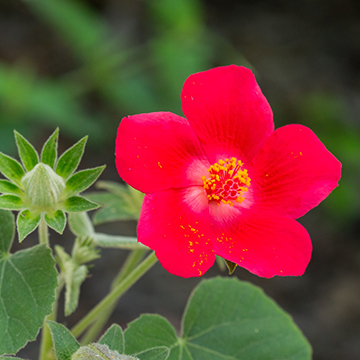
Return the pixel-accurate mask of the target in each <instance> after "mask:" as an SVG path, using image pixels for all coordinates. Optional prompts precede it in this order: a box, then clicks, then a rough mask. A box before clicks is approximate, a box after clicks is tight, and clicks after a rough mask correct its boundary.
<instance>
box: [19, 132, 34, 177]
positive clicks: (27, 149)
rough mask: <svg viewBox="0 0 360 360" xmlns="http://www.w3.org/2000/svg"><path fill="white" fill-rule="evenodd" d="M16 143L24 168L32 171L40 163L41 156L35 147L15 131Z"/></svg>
mask: <svg viewBox="0 0 360 360" xmlns="http://www.w3.org/2000/svg"><path fill="white" fill-rule="evenodd" d="M14 134H15V141H16V145H17V148H18V152H19V156H20V159H21V162H22V163H23V165H24V168H25V169H26V170H27V171H30V170H32V169H33V168H34V166H35V165H36V164H38V163H39V155H38V153H37V152H36V150H35V149H34V147H33V146H32V145H31V144H30V143H29V141H27V140H26V139H25V138H24V137H23V136H22V135H21V134H19V133H18V132H17V131H16V130H14Z"/></svg>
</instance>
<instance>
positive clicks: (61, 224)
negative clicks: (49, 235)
mask: <svg viewBox="0 0 360 360" xmlns="http://www.w3.org/2000/svg"><path fill="white" fill-rule="evenodd" d="M45 222H46V223H47V224H48V225H49V227H51V228H52V229H53V230H55V231H56V232H58V233H59V234H62V233H63V231H64V229H65V225H66V216H65V213H64V212H63V211H62V210H58V211H56V212H55V213H54V214H52V215H49V214H45Z"/></svg>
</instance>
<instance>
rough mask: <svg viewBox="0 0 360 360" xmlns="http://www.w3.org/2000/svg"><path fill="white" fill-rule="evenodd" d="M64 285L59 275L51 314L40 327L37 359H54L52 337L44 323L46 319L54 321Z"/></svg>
mask: <svg viewBox="0 0 360 360" xmlns="http://www.w3.org/2000/svg"><path fill="white" fill-rule="evenodd" d="M63 286H64V279H63V278H62V277H61V276H59V278H58V287H57V288H56V294H55V301H54V303H53V306H52V311H51V314H50V315H48V316H47V317H46V318H45V321H44V325H43V328H42V334H41V345H40V355H39V360H55V354H54V351H53V346H52V338H51V333H50V330H49V327H48V326H47V324H46V321H47V320H51V321H55V320H56V314H57V309H58V299H59V296H60V292H61V290H62V288H63Z"/></svg>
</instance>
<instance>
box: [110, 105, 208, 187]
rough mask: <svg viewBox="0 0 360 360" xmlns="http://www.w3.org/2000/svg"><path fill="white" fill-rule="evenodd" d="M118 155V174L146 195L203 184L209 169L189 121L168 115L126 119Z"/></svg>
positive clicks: (120, 134)
mask: <svg viewBox="0 0 360 360" xmlns="http://www.w3.org/2000/svg"><path fill="white" fill-rule="evenodd" d="M115 155H116V161H115V162H116V167H117V170H118V173H119V175H120V176H121V177H122V178H123V179H124V180H125V181H126V182H127V183H129V184H130V185H131V186H132V187H134V188H136V189H138V190H140V191H142V192H145V193H151V192H155V191H159V190H164V189H168V188H177V187H186V186H189V185H201V184H202V183H203V181H202V180H201V178H202V176H203V175H206V174H207V168H208V167H209V166H210V164H209V162H208V160H207V159H206V156H205V154H204V152H203V150H202V149H201V146H200V143H199V140H198V139H197V137H196V135H195V133H194V132H193V130H192V129H191V127H190V125H189V123H188V121H187V120H186V119H184V118H182V117H180V116H177V115H175V114H172V113H169V112H157V113H150V114H140V115H134V116H129V117H127V118H124V119H123V120H122V121H121V123H120V126H119V128H118V132H117V137H116V147H115Z"/></svg>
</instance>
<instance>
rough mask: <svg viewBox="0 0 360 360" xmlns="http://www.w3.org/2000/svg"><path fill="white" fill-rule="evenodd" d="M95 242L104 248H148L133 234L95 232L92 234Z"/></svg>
mask: <svg viewBox="0 0 360 360" xmlns="http://www.w3.org/2000/svg"><path fill="white" fill-rule="evenodd" d="M90 237H91V238H92V239H93V240H94V242H95V243H96V244H97V245H98V246H100V247H103V248H120V249H129V250H132V249H140V248H143V249H146V248H147V247H146V246H144V245H142V244H141V243H139V242H138V241H137V238H136V237H132V236H117V235H108V234H102V233H94V234H92V235H90Z"/></svg>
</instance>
